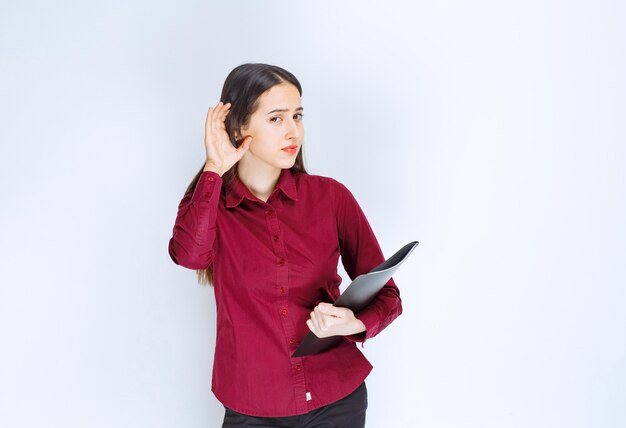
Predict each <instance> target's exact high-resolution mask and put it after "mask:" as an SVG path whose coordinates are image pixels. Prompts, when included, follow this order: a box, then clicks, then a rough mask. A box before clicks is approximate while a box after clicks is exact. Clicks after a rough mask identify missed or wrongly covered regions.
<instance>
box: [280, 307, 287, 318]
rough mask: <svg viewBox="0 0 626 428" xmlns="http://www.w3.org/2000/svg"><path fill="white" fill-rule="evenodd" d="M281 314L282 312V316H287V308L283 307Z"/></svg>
mask: <svg viewBox="0 0 626 428" xmlns="http://www.w3.org/2000/svg"><path fill="white" fill-rule="evenodd" d="M280 314H281V315H282V316H286V315H287V308H282V309H281V310H280Z"/></svg>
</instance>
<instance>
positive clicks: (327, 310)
mask: <svg viewBox="0 0 626 428" xmlns="http://www.w3.org/2000/svg"><path fill="white" fill-rule="evenodd" d="M318 306H319V308H320V311H321V312H322V313H323V314H325V315H329V316H331V317H338V318H344V317H345V313H344V309H345V308H338V307H336V306H333V305H331V304H330V303H320V304H319V305H318Z"/></svg>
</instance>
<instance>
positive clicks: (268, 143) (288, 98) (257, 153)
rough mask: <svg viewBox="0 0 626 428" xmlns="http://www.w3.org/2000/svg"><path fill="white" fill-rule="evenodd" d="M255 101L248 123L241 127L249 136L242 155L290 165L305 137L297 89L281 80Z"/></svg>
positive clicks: (255, 160)
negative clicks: (255, 104) (248, 145)
mask: <svg viewBox="0 0 626 428" xmlns="http://www.w3.org/2000/svg"><path fill="white" fill-rule="evenodd" d="M257 103H258V104H257V109H256V111H255V112H254V113H252V115H251V116H250V121H249V122H248V125H247V126H245V127H242V128H241V137H242V138H245V137H246V136H248V135H250V136H252V143H251V144H250V149H249V150H248V151H247V152H246V153H245V155H244V158H246V159H245V161H246V163H248V164H250V165H251V166H252V165H258V166H260V167H263V166H265V167H266V166H267V165H269V166H272V167H275V168H280V169H286V168H291V167H292V166H293V164H294V162H295V160H296V156H297V154H298V152H299V151H300V147H301V145H302V140H303V138H304V125H303V123H302V104H301V100H300V93H299V92H298V89H297V88H296V87H295V86H294V85H292V84H291V83H281V84H279V85H276V86H273V87H272V88H270V89H268V90H267V91H265V92H264V93H263V94H261V96H260V97H259V98H258V100H257ZM263 164H266V165H263Z"/></svg>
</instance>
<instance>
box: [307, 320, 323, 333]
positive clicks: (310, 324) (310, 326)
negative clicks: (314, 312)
mask: <svg viewBox="0 0 626 428" xmlns="http://www.w3.org/2000/svg"><path fill="white" fill-rule="evenodd" d="M306 325H307V327H309V330H311V333H313V334H314V335H316V336H317V337H320V335H319V333H318V332H317V331H316V330H315V326H314V325H313V322H312V321H311V320H310V319H309V320H306Z"/></svg>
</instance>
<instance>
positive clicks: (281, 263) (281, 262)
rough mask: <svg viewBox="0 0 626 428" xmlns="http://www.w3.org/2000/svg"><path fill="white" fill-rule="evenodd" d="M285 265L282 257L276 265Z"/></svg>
mask: <svg viewBox="0 0 626 428" xmlns="http://www.w3.org/2000/svg"><path fill="white" fill-rule="evenodd" d="M284 264H285V259H283V258H282V257H281V258H280V259H278V265H279V266H282V265H284Z"/></svg>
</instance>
